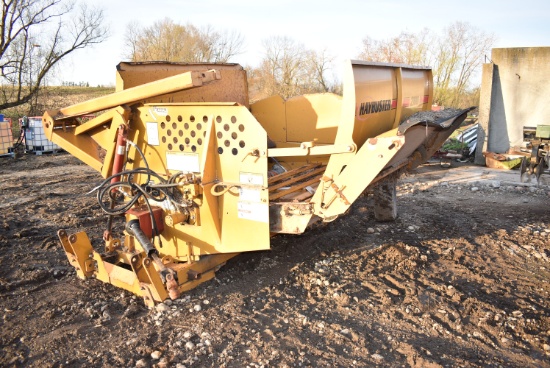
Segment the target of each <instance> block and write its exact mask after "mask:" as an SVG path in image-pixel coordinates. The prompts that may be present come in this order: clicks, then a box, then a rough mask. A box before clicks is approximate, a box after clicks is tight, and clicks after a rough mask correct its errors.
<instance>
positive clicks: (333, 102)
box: [286, 93, 342, 144]
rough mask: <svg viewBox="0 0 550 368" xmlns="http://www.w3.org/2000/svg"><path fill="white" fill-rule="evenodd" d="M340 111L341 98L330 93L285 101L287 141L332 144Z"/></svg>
mask: <svg viewBox="0 0 550 368" xmlns="http://www.w3.org/2000/svg"><path fill="white" fill-rule="evenodd" d="M341 109H342V97H340V96H338V95H335V94H332V93H322V94H314V95H304V96H297V97H293V98H291V99H289V100H287V101H286V121H287V128H288V131H287V139H288V141H289V142H309V141H316V142H317V143H321V144H333V143H334V140H335V139H336V130H337V129H338V124H339V122H340V113H341Z"/></svg>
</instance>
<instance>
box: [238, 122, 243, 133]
mask: <svg viewBox="0 0 550 368" xmlns="http://www.w3.org/2000/svg"><path fill="white" fill-rule="evenodd" d="M239 132H244V125H242V124H239Z"/></svg>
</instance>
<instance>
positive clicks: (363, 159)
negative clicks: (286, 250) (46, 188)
mask: <svg viewBox="0 0 550 368" xmlns="http://www.w3.org/2000/svg"><path fill="white" fill-rule="evenodd" d="M432 96H433V85H432V73H431V70H430V69H429V68H423V67H414V66H409V65H396V64H380V63H367V62H362V61H351V62H349V63H348V64H347V65H346V69H345V73H344V91H343V96H338V95H335V94H329V93H324V94H311V95H304V96H299V97H294V98H291V99H288V100H284V99H282V98H281V97H279V96H273V97H270V98H267V99H264V100H261V101H258V102H256V103H253V104H249V98H248V89H247V80H246V72H245V71H244V70H243V68H242V67H241V66H239V65H238V64H174V63H154V62H151V63H120V64H119V65H118V66H117V90H116V92H115V93H113V94H111V95H108V96H104V97H100V98H96V99H93V100H90V101H87V102H83V103H80V104H76V105H73V106H70V107H66V108H62V109H59V110H53V111H47V112H46V113H45V114H44V116H43V126H44V130H45V132H46V135H47V137H48V138H49V139H51V140H52V141H53V143H55V144H57V145H59V146H60V147H62V148H63V149H64V150H66V151H68V152H69V153H71V154H72V155H74V156H76V157H77V158H78V159H80V160H82V161H83V162H84V163H86V164H88V165H90V166H91V167H93V168H94V169H96V170H97V171H99V172H100V173H101V176H102V177H103V178H104V180H103V181H102V182H101V183H99V185H98V186H97V187H96V188H95V189H94V190H93V192H94V193H95V194H96V195H97V198H98V203H99V205H100V206H101V208H102V209H103V211H104V212H105V213H106V228H105V232H104V234H103V240H102V242H103V241H104V243H105V246H104V248H103V247H102V249H96V248H97V247H96V248H94V247H93V246H92V242H91V241H90V239H89V238H88V236H87V234H86V233H85V232H78V233H73V234H69V233H67V232H66V231H65V230H59V232H58V235H59V239H60V241H61V244H62V246H63V249H64V250H65V253H66V254H67V257H68V259H69V261H70V263H71V264H72V265H73V266H74V267H75V268H76V271H77V274H78V276H79V277H81V278H88V277H95V278H97V279H99V280H101V281H103V282H108V283H111V284H113V285H116V286H119V287H122V288H124V289H126V290H129V291H131V292H133V293H135V294H137V295H140V296H142V297H143V299H144V302H145V304H146V305H148V306H153V305H154V304H155V303H156V302H161V301H163V300H165V299H167V298H172V299H175V298H178V296H179V295H180V294H181V293H182V292H184V291H186V290H189V289H191V288H193V287H196V286H197V285H198V284H200V283H202V282H204V281H207V280H209V279H211V278H212V277H213V276H214V274H215V272H216V271H217V270H218V269H219V268H220V267H221V266H222V265H223V264H224V263H225V262H226V261H227V260H228V259H230V258H231V257H234V256H235V255H237V254H239V253H240V252H246V251H257V250H267V249H269V248H270V239H271V237H272V236H273V235H276V234H277V233H290V234H300V233H303V232H304V231H305V230H306V229H307V228H308V226H309V225H311V224H312V223H314V222H316V221H331V220H334V219H335V218H336V217H337V216H339V215H341V214H344V213H345V212H346V211H347V210H348V208H349V207H350V206H351V204H352V203H353V202H354V201H355V200H356V199H357V198H358V197H359V196H360V195H361V193H363V192H364V191H365V190H366V189H367V188H369V187H370V188H372V189H373V190H374V193H375V196H376V197H375V198H376V205H375V208H374V210H375V214H376V217H377V218H378V219H380V220H391V219H394V218H395V216H396V206H395V180H396V177H397V175H398V173H399V172H402V171H403V170H406V169H411V168H414V167H416V166H418V165H419V164H421V163H423V162H425V161H426V160H427V159H428V158H429V157H430V156H431V154H432V153H434V152H435V151H436V150H437V149H438V148H439V147H440V146H441V145H442V144H443V142H444V141H445V140H446V139H447V137H448V136H449V135H450V134H451V133H452V132H453V131H454V130H455V129H456V128H457V127H458V126H459V125H460V124H461V122H462V121H463V120H464V119H465V118H466V115H467V111H468V110H463V111H460V112H459V113H458V114H456V115H455V116H452V117H449V118H445V119H442V120H441V121H427V120H426V121H423V120H422V119H420V120H418V119H416V120H414V121H413V120H408V118H409V117H410V116H411V115H413V114H414V113H417V112H419V111H424V110H430V108H431V104H432ZM90 114H94V115H95V116H96V117H95V118H93V119H91V120H87V119H83V118H82V117H84V116H86V117H89V116H90ZM117 216H121V217H122V216H124V218H125V229H124V231H120V233H114V231H113V230H114V228H115V227H113V219H114V218H115V217H117Z"/></svg>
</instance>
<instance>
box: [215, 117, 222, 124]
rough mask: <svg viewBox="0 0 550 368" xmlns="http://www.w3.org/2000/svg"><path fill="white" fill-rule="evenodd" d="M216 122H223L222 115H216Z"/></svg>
mask: <svg viewBox="0 0 550 368" xmlns="http://www.w3.org/2000/svg"><path fill="white" fill-rule="evenodd" d="M216 122H218V123H221V122H222V117H221V116H219V115H218V116H216Z"/></svg>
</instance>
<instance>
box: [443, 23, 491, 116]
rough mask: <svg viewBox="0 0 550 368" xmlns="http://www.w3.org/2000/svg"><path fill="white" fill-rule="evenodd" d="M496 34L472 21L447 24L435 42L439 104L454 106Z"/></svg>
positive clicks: (468, 84) (487, 51)
mask: <svg viewBox="0 0 550 368" xmlns="http://www.w3.org/2000/svg"><path fill="white" fill-rule="evenodd" d="M494 42H495V37H494V35H492V34H486V33H484V32H482V31H480V30H479V29H477V28H475V27H473V26H472V25H470V24H468V23H464V22H455V23H453V24H451V25H450V26H448V27H447V28H446V29H445V31H444V34H443V35H442V36H441V37H440V39H439V42H437V44H436V45H437V46H436V54H435V61H436V62H435V65H434V82H435V85H436V96H435V98H434V100H435V101H437V102H438V103H440V104H447V105H451V106H455V105H456V104H457V103H458V102H459V101H460V99H461V95H463V94H464V93H465V92H466V90H467V89H468V88H469V87H470V81H471V78H472V76H473V75H474V74H475V73H476V72H478V71H479V68H480V67H481V64H482V63H483V56H484V55H486V54H488V53H489V52H490V50H491V47H492V45H493V43H494Z"/></svg>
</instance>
